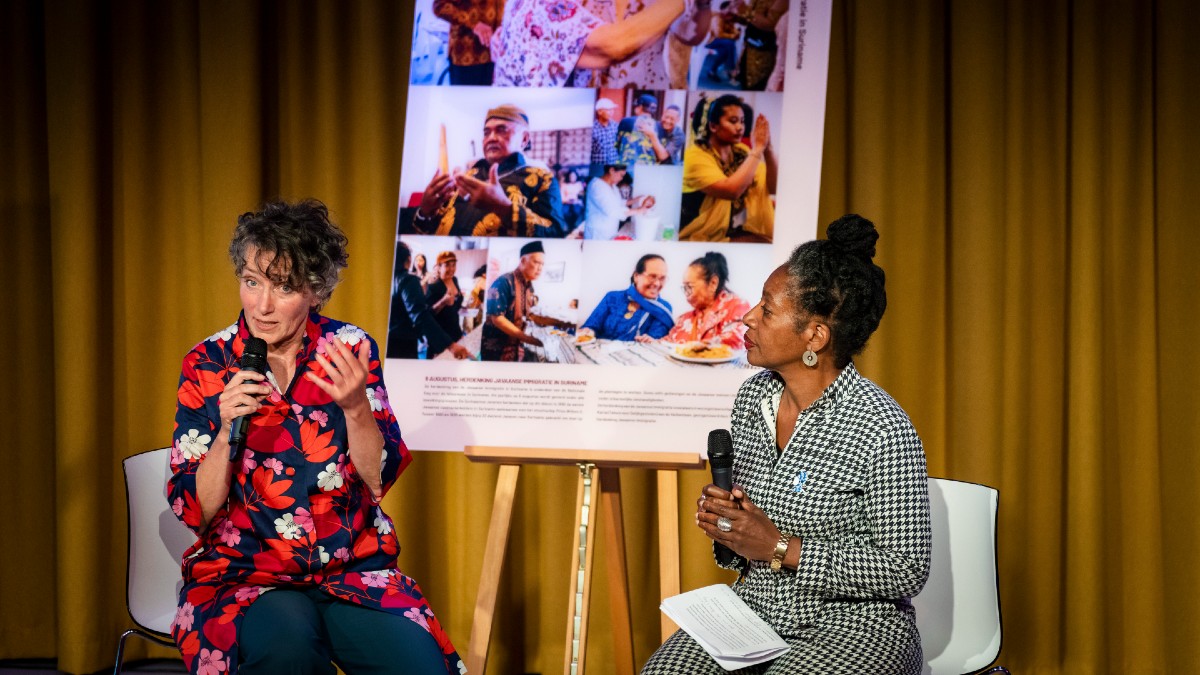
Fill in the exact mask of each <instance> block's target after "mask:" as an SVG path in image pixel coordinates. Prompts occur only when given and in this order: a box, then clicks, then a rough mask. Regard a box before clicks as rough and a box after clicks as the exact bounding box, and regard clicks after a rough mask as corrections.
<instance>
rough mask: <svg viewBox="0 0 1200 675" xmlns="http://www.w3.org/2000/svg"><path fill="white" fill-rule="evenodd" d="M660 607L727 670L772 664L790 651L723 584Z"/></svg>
mask: <svg viewBox="0 0 1200 675" xmlns="http://www.w3.org/2000/svg"><path fill="white" fill-rule="evenodd" d="M660 608H661V609H662V611H663V613H664V614H666V615H667V616H668V617H670V618H671V620H672V621H674V622H675V623H676V624H678V625H679V627H680V628H682V629H683V630H684V631H686V632H687V634H688V635H691V636H692V638H693V639H695V640H696V642H697V643H698V644H699V645H700V646H701V647H703V648H704V651H706V652H708V654H709V656H712V657H713V659H714V660H716V662H717V664H718V665H720V666H721V667H722V668H724V669H725V670H736V669H738V668H744V667H746V666H750V665H754V664H756V663H762V662H764V661H769V660H771V659H774V658H775V657H777V656H779V655H780V654H782V653H784V652H786V651H787V650H788V649H789V647H788V644H787V642H785V641H784V640H783V638H781V637H779V634H778V633H776V632H775V631H774V630H773V629H772V628H771V626H770V625H768V624H767V622H766V621H763V619H762V617H760V616H758V615H757V614H755V613H754V611H753V610H752V609H750V608H749V607H748V606H747V605H746V603H745V602H743V601H742V599H741V598H739V597H738V596H737V594H736V593H734V592H733V589H732V588H730V587H729V586H726V585H724V584H714V585H712V586H705V587H704V588H697V589H696V590H694V591H688V592H687V593H682V594H680V595H676V596H674V597H671V598H667V599H666V600H663V601H662V605H660Z"/></svg>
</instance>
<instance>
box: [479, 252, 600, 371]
mask: <svg viewBox="0 0 1200 675" xmlns="http://www.w3.org/2000/svg"><path fill="white" fill-rule="evenodd" d="M488 256H489V258H490V260H489V262H488V269H497V270H500V273H499V274H498V275H497V276H496V277H495V278H494V279H490V280H489V283H488V290H487V296H486V297H487V313H486V317H485V319H484V322H483V325H482V326H481V327H480V328H479V329H477V332H478V335H479V338H480V340H481V350H480V355H481V357H482V359H483V360H484V361H510V362H544V363H546V362H548V363H559V362H567V363H570V362H571V361H572V359H573V356H574V355H573V353H571V349H570V343H571V342H572V341H573V336H572V335H571V331H574V329H575V321H576V320H577V314H576V311H577V310H576V309H575V308H576V307H578V298H579V289H580V282H581V270H582V262H583V254H582V250H581V246H580V242H579V241H577V240H549V241H543V240H539V239H534V240H527V241H521V240H511V239H505V240H493V241H492V243H491V246H490V248H489V251H488ZM468 337H469V338H470V337H471V336H468ZM564 338H565V339H564Z"/></svg>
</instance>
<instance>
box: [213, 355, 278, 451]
mask: <svg viewBox="0 0 1200 675" xmlns="http://www.w3.org/2000/svg"><path fill="white" fill-rule="evenodd" d="M240 366H241V369H240V370H239V371H238V372H237V373H236V374H235V375H234V376H233V377H232V378H230V380H229V383H228V384H226V385H225V390H224V391H222V392H221V396H220V397H219V398H218V399H217V400H218V404H219V409H220V411H221V426H222V428H228V429H229V456H230V460H232V459H233V458H234V457H236V456H237V455H238V454H239V453H240V452H241V450H242V447H243V446H244V445H245V443H246V429H247V428H248V427H249V424H250V416H251V415H253V414H254V413H255V412H256V411H257V410H258V409H259V408H260V407H261V406H262V403H260V401H261V400H262V399H263V398H264V397H266V395H267V394H269V393H271V385H270V384H267V382H266V379H267V378H266V376H265V375H264V373H265V372H266V371H267V343H266V341H265V340H263V339H262V338H256V337H252V338H250V339H248V340H246V346H245V349H244V350H243V352H242V360H241V362H240Z"/></svg>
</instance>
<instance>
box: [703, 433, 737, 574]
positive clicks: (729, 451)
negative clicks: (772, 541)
mask: <svg viewBox="0 0 1200 675" xmlns="http://www.w3.org/2000/svg"><path fill="white" fill-rule="evenodd" d="M708 465H709V466H710V467H712V478H713V485H716V486H717V487H719V488H721V489H722V490H730V491H732V490H733V438H732V437H731V436H730V435H729V432H728V431H727V430H725V429H713V430H712V431H710V432H708ZM716 555H717V563H718V564H720V565H721V566H722V567H728V566H729V565H731V564H733V561H734V559H735V558H737V555H736V554H734V552H733V551H731V550H730V549H729V547H728V546H726V545H724V544H717V554H716Z"/></svg>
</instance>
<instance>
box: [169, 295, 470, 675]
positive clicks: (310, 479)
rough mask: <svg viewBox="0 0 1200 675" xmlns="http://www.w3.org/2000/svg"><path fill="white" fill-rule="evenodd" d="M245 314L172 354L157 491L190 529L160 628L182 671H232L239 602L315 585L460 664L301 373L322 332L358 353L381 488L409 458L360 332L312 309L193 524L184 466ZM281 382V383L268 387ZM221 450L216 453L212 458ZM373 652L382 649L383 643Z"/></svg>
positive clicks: (331, 412)
mask: <svg viewBox="0 0 1200 675" xmlns="http://www.w3.org/2000/svg"><path fill="white" fill-rule="evenodd" d="M249 337H250V334H249V332H248V331H247V329H246V324H245V318H244V317H239V319H238V322H237V323H235V324H234V325H232V326H230V327H229V328H226V329H225V330H222V331H220V332H218V333H216V334H215V335H213V336H212V337H210V338H208V339H207V340H205V341H204V342H201V343H200V344H198V345H196V346H195V347H194V348H192V350H191V351H190V352H189V353H188V354H187V356H186V357H184V360H183V372H182V375H181V376H180V379H179V391H178V402H177V406H176V413H175V431H174V434H173V438H174V439H175V440H174V444H173V447H172V449H171V470H172V477H171V478H170V480H169V482H168V490H167V499H168V501H169V502H170V504H171V508H172V510H173V511H174V512H175V515H176V516H178V517H179V518H180V520H182V521H183V522H184V524H186V525H187V526H188V527H189V528H191V529H192V530H193V531H194V532H196V534H197V536H198V537H199V538H198V539H197V541H196V543H195V544H193V545H192V546H191V548H189V549H188V550H187V551H186V552H185V553H184V557H183V581H184V583H183V588H182V590H181V591H180V594H179V609H178V610H177V612H176V616H175V620H174V622H173V623H172V626H171V635H172V637H173V638H174V639H175V643H176V644H177V645H178V646H179V650H180V652H181V653H182V654H183V660H184V663H185V665H186V666H187V668H188V670H189V672H191V673H197V674H199V675H216V674H217V673H231V672H236V670H237V664H238V634H239V627H240V625H241V621H242V619H243V618H244V617H245V615H246V610H247V609H249V607H250V605H251V604H252V603H253V602H254V601H255V599H257V598H258V597H259V596H260V595H262V594H263V593H266V592H269V591H271V590H273V589H276V588H296V589H299V588H311V587H314V586H315V587H317V588H320V589H321V590H322V591H324V592H325V593H328V594H330V595H332V596H334V597H336V598H340V599H342V600H345V601H348V602H352V603H355V604H358V605H362V606H364V607H370V608H374V609H378V610H381V611H384V612H388V613H390V614H396V615H400V616H404V617H406V618H408V619H410V620H412V621H414V622H416V623H417V624H419V625H421V626H422V627H423V628H425V629H426V630H427V631H429V633H430V634H431V635H432V636H433V638H434V639H435V640H436V641H437V643H438V645H439V646H440V647H441V650H442V653H443V655H444V657H445V660H446V670H447V672H448V673H460V672H463V671H464V670H465V669H464V667H463V665H462V661H461V660H460V659H459V657H458V654H457V653H456V652H455V650H454V646H453V645H452V644H451V643H450V639H449V638H448V637H447V635H446V633H445V632H444V631H443V630H442V627H441V625H440V624H439V623H438V621H437V619H436V618H435V617H434V615H433V611H432V610H431V609H430V607H429V603H428V602H426V601H425V598H424V596H423V595H422V593H421V590H420V588H419V587H418V586H417V583H416V582H415V581H414V580H413V579H411V578H409V577H408V576H406V575H404V574H403V573H402V572H400V570H399V569H397V567H396V555H397V553H398V552H399V549H400V546H399V543H398V542H397V539H396V534H395V532H394V527H393V524H392V520H391V518H389V517H388V516H387V514H385V513H384V512H383V510H382V509H381V508H380V507H379V505H378V503H376V502H375V501H374V500H373V499H372V496H371V492H370V489H369V488H368V487H367V486H366V484H365V483H364V482H363V481H362V480H361V479H360V478H359V476H358V475H357V472H356V470H355V468H354V465H353V464H352V463H351V461H350V456H349V454H348V452H347V448H346V440H347V437H346V423H345V417H344V415H343V413H342V409H341V407H340V406H338V405H337V404H336V403H335V402H333V400H332V399H331V398H330V397H329V395H328V394H326V393H325V392H324V391H322V390H321V389H320V388H318V387H317V386H316V385H314V384H313V383H311V382H309V381H308V379H307V378H305V377H303V374H304V373H305V372H312V373H314V374H316V375H318V376H324V375H325V373H324V370H323V368H322V367H321V365H320V363H318V362H317V361H316V359H315V355H316V354H323V353H324V352H325V346H326V345H327V344H328V343H329V342H330V341H332V340H341V341H342V342H344V343H345V344H347V345H349V346H350V348H351V350H352V351H354V352H355V353H356V354H357V353H358V351H359V350H362V349H368V350H370V372H369V374H368V377H367V397H368V399H369V400H370V403H371V409H372V411H373V413H374V416H375V421H376V423H377V424H378V425H379V429H380V431H381V432H382V433H383V439H384V448H383V464H382V469H381V471H382V484H383V490H384V492H385V493H386V491H387V490H388V488H390V487H391V485H392V484H393V483H395V481H396V478H397V477H398V476H399V475H400V473H401V472H402V471H403V470H404V468H405V467H406V466H407V465H408V464H409V463H410V462H411V461H412V455H411V453H410V452H409V450H408V448H407V447H405V445H404V441H403V440H402V439H401V438H400V429H399V427H398V426H397V424H396V418H395V416H394V415H393V414H392V409H391V406H390V405H389V404H388V397H387V391H386V390H385V389H384V387H383V369H382V366H381V360H380V358H379V349H378V347H377V345H376V344H375V341H374V340H373V339H371V338H370V336H368V335H367V334H366V333H365V332H364V331H363V330H362V329H360V328H357V327H355V326H352V325H350V324H346V323H342V322H339V321H334V320H332V319H328V318H326V317H323V316H320V315H318V314H311V315H309V318H308V320H307V322H306V326H305V336H304V339H303V345H302V347H301V349H300V353H299V354H298V355H297V357H296V374H295V376H294V378H293V381H292V383H291V384H290V386H289V385H288V384H287V383H278V384H277V386H275V387H273V389H274V391H272V393H271V394H270V396H269V397H268V398H266V399H264V400H263V406H262V407H261V408H260V409H259V410H258V411H257V412H256V413H255V414H254V416H253V417H252V418H251V420H250V426H249V430H248V432H247V434H246V449H245V451H244V452H243V454H242V456H241V466H240V467H239V469H238V470H237V471H235V473H234V476H233V480H232V483H231V485H230V490H229V499H228V501H227V502H226V504H225V506H223V507H222V508H221V509H220V510H218V511H217V513H216V515H214V516H213V519H212V522H211V523H210V525H209V527H208V528H207V529H206V530H201V529H200V525H201V513H200V503H199V499H198V497H197V494H196V470H197V469H198V468H199V467H200V464H201V463H202V462H204V461H206V460H207V459H208V457H209V452H208V450H209V447H210V446H211V444H212V442H213V439H215V438H216V436H217V434H220V433H227V431H226V430H225V429H222V428H221V422H220V414H219V411H218V401H217V399H218V397H219V396H220V394H221V392H222V391H223V390H224V388H225V383H226V382H228V381H229V379H230V378H232V377H233V375H234V374H235V373H237V371H238V369H239V368H238V363H239V360H240V359H241V356H242V351H243V349H244V344H245V340H247V339H248V338H249ZM284 386H286V387H288V388H287V390H286V391H282V392H281V391H280V390H279V387H284ZM225 460H226V458H225V457H216V458H215V461H218V462H223V461H225ZM381 647H382V648H386V646H382V645H381Z"/></svg>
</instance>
